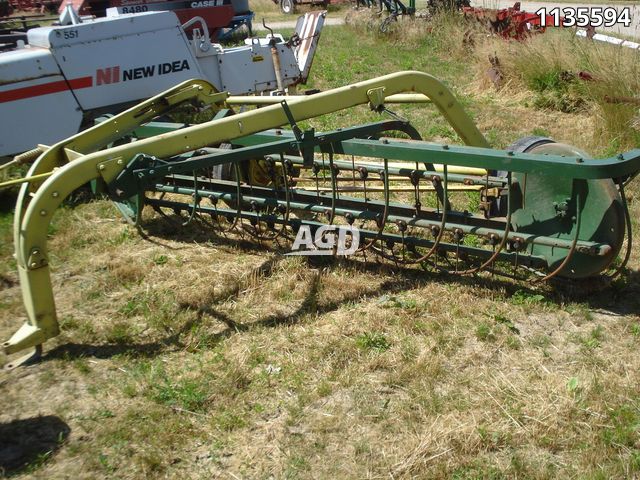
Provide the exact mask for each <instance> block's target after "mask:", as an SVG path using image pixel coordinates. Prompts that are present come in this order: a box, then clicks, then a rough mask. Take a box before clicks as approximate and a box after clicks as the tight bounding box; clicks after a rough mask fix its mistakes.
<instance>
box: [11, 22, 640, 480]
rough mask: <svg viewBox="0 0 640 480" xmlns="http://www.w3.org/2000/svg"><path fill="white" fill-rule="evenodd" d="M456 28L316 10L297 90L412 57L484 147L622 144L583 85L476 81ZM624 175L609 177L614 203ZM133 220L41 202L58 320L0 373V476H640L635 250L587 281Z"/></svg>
mask: <svg viewBox="0 0 640 480" xmlns="http://www.w3.org/2000/svg"><path fill="white" fill-rule="evenodd" d="M414 28H416V27H414ZM407 31H408V30H407ZM448 37H451V38H448ZM448 42H451V43H448ZM454 43H455V36H454V35H449V36H447V35H446V34H443V33H442V32H439V31H437V30H436V31H434V32H433V34H432V35H422V36H420V35H417V36H416V38H414V39H411V38H409V39H407V38H404V39H403V38H401V37H394V36H392V37H391V38H387V39H384V38H380V37H379V36H378V35H377V34H375V33H371V32H369V31H366V29H358V28H354V27H350V26H340V27H327V28H326V29H325V31H324V32H323V38H322V40H321V46H320V48H319V51H318V54H317V57H316V60H315V64H314V67H313V70H312V78H313V80H312V81H311V82H310V85H309V87H314V88H322V89H326V88H330V87H333V86H340V85H344V84H346V83H349V82H353V81H356V80H360V79H363V78H369V77H372V76H375V75H379V74H385V73H390V72H392V71H396V70H406V69H416V70H422V71H426V72H430V73H433V74H435V75H436V76H439V77H441V78H443V79H444V80H445V82H447V84H448V85H450V86H451V87H452V88H453V89H454V91H455V92H456V93H457V94H458V95H459V97H460V98H461V100H462V101H463V103H464V105H465V107H466V108H467V109H468V110H469V112H470V113H471V114H472V115H473V117H474V118H475V120H476V122H477V123H478V125H479V127H480V129H481V130H482V131H483V132H485V133H486V135H487V137H488V138H489V139H490V141H491V142H492V144H494V145H495V146H497V147H505V146H506V145H508V144H509V143H510V142H511V141H513V140H515V139H517V138H519V137H521V136H524V135H531V134H538V135H540V134H544V135H550V136H553V137H555V138H556V139H557V140H560V141H566V142H569V143H573V144H576V145H578V146H579V147H582V148H585V149H587V150H590V151H591V152H593V153H595V154H600V155H602V154H605V153H610V151H611V150H612V149H617V148H626V147H630V146H632V145H631V144H632V143H633V142H634V140H633V138H632V137H629V136H625V137H624V138H622V137H620V138H618V137H616V138H611V137H610V136H608V135H609V133H606V132H605V133H603V132H602V131H601V130H602V129H601V114H602V113H601V110H600V107H599V104H598V103H597V102H595V101H591V100H590V101H585V103H584V104H583V105H582V106H581V108H580V109H576V110H572V111H568V112H567V111H565V112H563V111H560V110H558V109H551V108H550V107H549V106H548V105H547V106H542V105H540V104H539V103H536V96H537V95H538V93H539V92H536V91H535V90H534V89H527V88H525V87H523V88H520V87H518V86H517V85H516V83H515V82H516V80H515V76H514V77H513V78H514V80H513V83H512V85H511V86H509V85H507V86H506V87H505V90H504V91H501V92H496V91H494V90H492V88H490V87H488V86H487V85H486V84H485V82H484V81H483V80H482V79H481V75H482V73H481V72H482V69H481V68H480V67H479V66H478V65H479V63H477V62H480V60H477V59H476V57H474V55H473V52H472V54H469V55H467V54H466V53H465V52H464V51H462V50H459V49H458V47H455V48H454V47H453V46H451V48H449V47H448V45H454ZM483 48H484V47H483ZM496 48H498V47H496ZM510 48H511V47H510ZM512 48H517V46H516V45H514V46H512ZM522 48H525V47H522ZM478 58H480V54H478ZM505 62H506V64H507V65H510V63H508V62H507V61H506V57H505ZM510 78H511V77H510ZM516 87H517V88H516ZM636 93H637V92H636ZM584 95H587V94H586V93H585V94H584ZM585 98H587V97H585ZM397 110H398V111H399V112H400V113H402V115H404V116H406V117H408V118H410V119H411V120H412V121H413V122H414V124H415V125H416V127H417V128H418V129H419V130H420V131H421V133H422V134H423V135H424V136H425V138H428V139H435V140H441V141H448V142H452V141H455V140H456V137H455V134H454V133H453V131H452V130H451V129H450V128H449V127H448V126H446V125H443V124H442V121H441V120H440V119H439V118H438V117H437V116H436V115H435V114H432V113H431V112H429V111H427V112H426V113H425V110H424V109H422V108H421V109H418V108H412V107H398V109H397ZM371 115H372V114H371V113H370V112H369V113H367V112H365V111H364V109H363V110H362V111H358V112H355V113H350V114H345V115H332V116H329V117H328V118H326V119H322V120H321V121H318V122H316V123H315V124H316V125H317V126H318V128H319V129H323V128H331V127H332V126H338V125H341V124H342V125H349V124H354V123H359V122H362V121H364V120H365V119H366V118H374V117H371ZM627 128H630V129H631V128H633V126H632V125H631V124H629V125H627ZM632 185H633V184H632ZM638 192H639V190H638V188H637V186H632V187H630V189H629V192H628V196H629V200H630V206H631V215H632V218H638V216H639V214H640V211H639V210H640V206H639V205H638V202H637V200H636V195H637V194H638ZM12 201H13V199H12V197H11V194H6V195H5V196H4V197H2V199H1V202H0V205H1V207H2V212H3V213H2V215H1V216H0V336H2V337H3V338H6V337H8V336H9V335H10V334H11V333H12V332H13V331H14V330H15V329H16V328H17V326H18V325H19V324H20V322H21V321H22V320H23V318H24V310H23V306H22V303H21V297H20V289H19V286H18V284H17V276H16V273H15V264H14V261H13V259H12V257H11V253H12V245H11V220H12V214H11V202H12ZM145 217H146V218H145V220H146V222H145V226H144V229H143V233H144V235H141V234H140V233H139V232H138V231H136V230H135V229H134V228H132V227H130V226H129V225H127V224H126V223H124V222H123V221H122V220H121V219H120V217H119V215H118V214H117V212H116V209H115V208H114V207H113V206H112V205H111V204H110V203H109V202H108V201H106V200H94V201H90V202H87V203H82V204H79V205H76V206H67V207H65V208H63V209H61V210H60V211H59V212H58V213H57V215H56V217H55V220H54V222H53V225H52V227H51V232H50V233H51V236H50V246H51V248H50V250H51V252H52V258H51V264H52V271H53V284H54V291H55V293H56V302H57V308H58V314H59V318H60V320H61V325H62V334H61V335H60V336H59V337H57V338H56V339H54V340H52V341H49V342H47V344H46V346H45V355H44V357H43V359H42V361H41V362H40V363H38V364H36V365H33V366H28V367H25V368H20V369H18V370H15V371H12V372H10V373H7V372H3V373H0V398H1V399H2V400H1V402H2V409H1V410H0V468H1V469H2V470H3V471H4V474H6V475H7V476H11V477H13V478H74V479H75V478H92V479H93V478H117V479H129V478H131V479H133V478H136V479H137V478H189V479H191V478H193V479H200V478H202V479H205V478H206V479H210V478H224V479H239V478H242V479H244V478H247V479H253V478H256V479H263V478H264V479H267V478H277V479H280V478H283V479H284V478H290V479H295V478H340V479H342V478H345V479H346V478H349V479H351V478H367V479H378V478H379V479H383V478H384V479H389V478H394V479H395V478H398V479H400V478H403V479H404V478H455V479H485V478H486V479H502V478H518V479H525V478H527V479H528V478H531V479H544V478H588V479H608V478H637V477H639V476H640V435H639V430H638V429H640V398H639V396H638V391H639V388H640V374H639V372H640V356H639V355H638V346H639V345H640V322H639V319H638V313H639V312H640V282H639V281H638V277H637V274H636V272H637V270H638V267H639V266H640V264H639V262H638V259H637V256H636V257H634V258H633V259H632V261H631V263H630V265H629V271H628V272H627V273H626V274H625V275H624V276H622V277H621V278H620V279H618V280H617V281H615V282H614V283H613V284H612V285H610V286H609V287H607V288H605V289H604V290H601V291H597V292H593V291H591V290H586V289H585V290H584V291H582V290H581V289H580V288H573V289H571V290H568V289H566V288H563V287H562V286H559V287H557V288H554V287H553V286H532V285H527V284H519V283H514V282H512V281H510V280H506V279H501V278H499V277H494V278H492V277H490V276H488V275H487V276H484V275H480V276H477V277H464V278H460V277H454V276H447V275H444V274H435V273H427V272H424V271H421V270H415V269H406V270H397V269H396V268H395V267H391V266H389V265H386V264H379V263H376V262H375V261H369V262H364V261H363V259H362V258H361V257H355V258H350V259H339V260H331V261H326V260H323V261H318V260H304V259H301V258H294V257H285V256H283V255H281V253H279V252H278V251H277V249H268V248H265V246H263V245H259V244H256V243H254V242H251V241H249V240H248V239H243V238H241V237H240V236H225V235H221V234H217V233H216V232H215V231H212V230H210V229H208V228H203V227H202V225H199V224H198V223H197V222H194V223H192V224H191V225H189V226H187V227H182V226H179V224H178V222H177V221H175V219H174V221H171V220H167V219H163V218H160V217H157V216H155V215H154V214H153V212H152V211H146V212H145ZM635 238H638V236H637V235H636V236H635ZM634 243H638V242H637V240H634Z"/></svg>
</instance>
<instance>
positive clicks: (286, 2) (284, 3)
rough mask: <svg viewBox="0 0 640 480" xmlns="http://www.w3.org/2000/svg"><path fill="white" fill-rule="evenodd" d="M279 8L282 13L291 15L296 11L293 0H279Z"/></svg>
mask: <svg viewBox="0 0 640 480" xmlns="http://www.w3.org/2000/svg"><path fill="white" fill-rule="evenodd" d="M280 10H282V13H285V14H287V15H291V14H293V13H295V12H296V4H295V2H294V0H280Z"/></svg>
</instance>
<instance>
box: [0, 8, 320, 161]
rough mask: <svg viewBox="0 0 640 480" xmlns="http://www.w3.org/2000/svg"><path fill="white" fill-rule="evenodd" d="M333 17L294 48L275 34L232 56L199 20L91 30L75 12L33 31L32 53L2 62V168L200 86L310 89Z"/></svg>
mask: <svg viewBox="0 0 640 480" xmlns="http://www.w3.org/2000/svg"><path fill="white" fill-rule="evenodd" d="M325 15H326V12H315V13H308V14H306V15H304V16H303V17H300V18H299V19H298V24H297V26H296V32H295V34H294V35H293V37H291V39H289V40H288V41H285V40H284V39H283V38H282V36H281V35H277V34H276V35H268V36H267V38H264V39H247V40H245V45H244V46H240V47H234V48H228V49H223V48H222V47H221V46H220V45H217V44H212V43H211V42H210V40H209V33H208V31H207V26H206V24H205V23H204V21H202V19H199V18H198V17H195V18H194V19H192V20H190V21H189V22H187V23H185V24H184V25H181V24H180V22H179V21H178V19H177V17H176V15H175V14H174V13H173V12H148V13H138V14H135V15H117V16H112V17H107V18H101V19H95V20H93V19H92V20H88V21H84V22H83V21H80V19H79V18H78V17H77V16H76V15H73V14H69V13H68V12H67V17H66V18H67V22H68V23H69V24H67V25H64V26H52V27H44V28H36V29H33V30H30V31H29V32H28V44H27V45H21V46H19V48H17V49H15V50H13V51H9V52H5V53H1V54H0V159H1V158H2V157H8V156H12V155H15V154H17V153H21V152H24V151H27V150H30V149H32V148H34V147H35V146H36V144H37V143H41V144H49V145H51V144H53V143H55V142H56V141H58V140H60V139H62V138H66V137H68V136H70V135H73V134H74V133H76V132H78V131H79V130H80V129H82V128H83V127H85V126H87V125H90V124H91V123H92V121H93V120H94V119H95V118H96V117H98V116H100V115H101V114H104V113H117V112H119V111H121V110H123V109H124V108H126V107H127V106H129V105H131V104H133V103H135V102H138V101H139V100H141V99H145V98H148V97H151V96H153V95H155V94H157V93H159V92H161V91H163V90H166V89H168V88H170V87H172V86H174V85H177V84H178V83H180V82H183V81H185V80H188V79H192V78H200V79H205V80H208V81H209V82H211V83H212V84H213V85H215V86H216V87H217V88H218V89H219V90H221V91H228V92H230V93H231V94H234V95H242V94H262V93H265V92H270V93H274V92H275V93H283V92H284V90H285V89H287V88H289V87H292V86H294V85H297V84H300V83H305V81H306V79H307V77H308V75H309V71H310V69H311V63H312V60H313V56H314V53H315V50H316V47H317V43H318V39H319V37H320V31H321V30H322V26H323V24H324V18H325ZM63 16H64V14H63ZM194 26H196V27H199V28H196V29H195V30H193V32H194V34H193V36H192V38H191V39H189V38H188V37H187V35H186V34H185V29H190V28H193V27H194ZM0 163H1V162H0Z"/></svg>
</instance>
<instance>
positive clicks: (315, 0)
mask: <svg viewBox="0 0 640 480" xmlns="http://www.w3.org/2000/svg"><path fill="white" fill-rule="evenodd" d="M273 3H275V4H276V5H278V6H279V7H280V10H281V11H282V13H286V14H288V15H290V14H293V13H296V9H297V8H298V7H299V6H300V5H311V6H314V7H315V6H321V7H322V8H327V6H328V5H329V3H332V2H331V0H273ZM334 3H335V0H334Z"/></svg>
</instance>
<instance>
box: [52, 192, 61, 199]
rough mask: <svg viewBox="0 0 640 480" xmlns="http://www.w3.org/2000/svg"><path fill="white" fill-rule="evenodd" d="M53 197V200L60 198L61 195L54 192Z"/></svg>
mask: <svg viewBox="0 0 640 480" xmlns="http://www.w3.org/2000/svg"><path fill="white" fill-rule="evenodd" d="M51 196H52V197H53V198H58V197H59V196H60V194H59V193H58V192H53V193H52V194H51Z"/></svg>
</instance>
